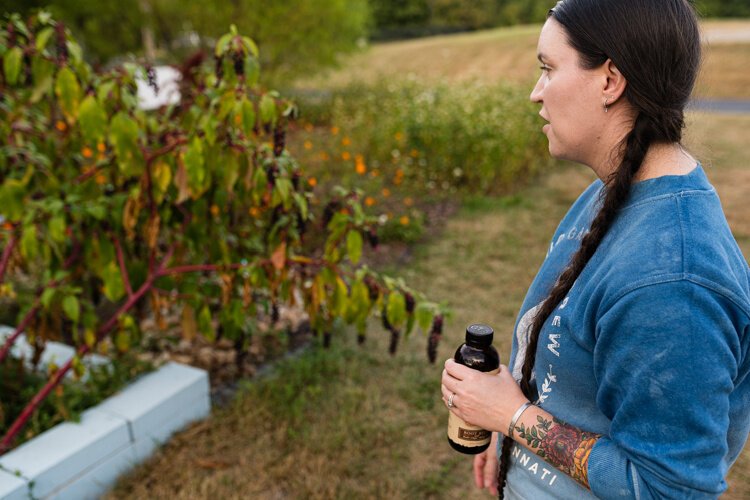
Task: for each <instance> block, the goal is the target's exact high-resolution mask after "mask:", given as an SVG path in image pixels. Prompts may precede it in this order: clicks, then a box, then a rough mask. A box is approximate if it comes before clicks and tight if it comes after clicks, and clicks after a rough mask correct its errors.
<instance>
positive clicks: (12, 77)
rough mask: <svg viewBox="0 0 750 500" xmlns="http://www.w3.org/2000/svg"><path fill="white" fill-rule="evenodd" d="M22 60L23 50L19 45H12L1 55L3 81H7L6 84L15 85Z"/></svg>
mask: <svg viewBox="0 0 750 500" xmlns="http://www.w3.org/2000/svg"><path fill="white" fill-rule="evenodd" d="M22 61H23V51H22V50H21V48H20V47H13V48H12V49H10V50H9V51H7V52H6V53H5V55H4V56H3V70H4V71H5V81H6V82H8V85H15V84H16V82H18V75H19V74H20V73H21V62H22Z"/></svg>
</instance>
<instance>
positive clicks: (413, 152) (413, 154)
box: [409, 149, 419, 158]
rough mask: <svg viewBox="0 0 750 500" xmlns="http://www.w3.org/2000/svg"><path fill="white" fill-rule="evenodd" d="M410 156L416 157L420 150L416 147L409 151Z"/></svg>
mask: <svg viewBox="0 0 750 500" xmlns="http://www.w3.org/2000/svg"><path fill="white" fill-rule="evenodd" d="M409 156H411V157H412V158H416V157H417V156H419V151H417V150H416V149H412V150H411V151H410V152H409Z"/></svg>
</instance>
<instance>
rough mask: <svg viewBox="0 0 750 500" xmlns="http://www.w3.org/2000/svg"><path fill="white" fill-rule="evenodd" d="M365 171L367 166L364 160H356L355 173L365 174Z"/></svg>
mask: <svg viewBox="0 0 750 500" xmlns="http://www.w3.org/2000/svg"><path fill="white" fill-rule="evenodd" d="M365 172H367V166H365V164H364V162H361V161H358V162H357V173H358V174H359V175H365Z"/></svg>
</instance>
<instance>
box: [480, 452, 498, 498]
mask: <svg viewBox="0 0 750 500" xmlns="http://www.w3.org/2000/svg"><path fill="white" fill-rule="evenodd" d="M482 473H483V475H484V478H483V481H484V487H485V488H487V489H488V490H490V493H492V494H493V495H497V460H487V461H486V463H485V464H484V468H483V469H482Z"/></svg>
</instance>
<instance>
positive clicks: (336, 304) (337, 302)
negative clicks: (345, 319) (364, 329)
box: [333, 276, 349, 317]
mask: <svg viewBox="0 0 750 500" xmlns="http://www.w3.org/2000/svg"><path fill="white" fill-rule="evenodd" d="M348 296H349V291H348V290H347V289H346V283H344V280H342V279H341V278H340V277H338V276H336V288H335V289H334V293H333V313H334V314H335V315H336V316H340V317H341V316H344V315H345V314H346V306H347V298H348Z"/></svg>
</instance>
